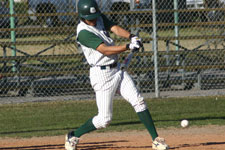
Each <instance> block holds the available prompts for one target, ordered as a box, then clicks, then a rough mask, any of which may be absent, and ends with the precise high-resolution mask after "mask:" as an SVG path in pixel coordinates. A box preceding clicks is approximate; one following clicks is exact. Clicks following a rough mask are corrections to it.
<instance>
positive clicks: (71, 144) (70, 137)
mask: <svg viewBox="0 0 225 150" xmlns="http://www.w3.org/2000/svg"><path fill="white" fill-rule="evenodd" d="M78 143H79V138H78V137H75V136H74V134H73V133H72V132H69V133H68V134H66V137H65V149H66V150H76V149H77V144H78Z"/></svg>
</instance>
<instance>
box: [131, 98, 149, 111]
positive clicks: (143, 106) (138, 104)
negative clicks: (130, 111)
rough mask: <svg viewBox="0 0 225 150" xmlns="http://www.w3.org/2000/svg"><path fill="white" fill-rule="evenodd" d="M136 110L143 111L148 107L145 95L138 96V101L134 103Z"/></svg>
mask: <svg viewBox="0 0 225 150" xmlns="http://www.w3.org/2000/svg"><path fill="white" fill-rule="evenodd" d="M133 107H134V110H135V112H142V111H144V110H146V109H147V105H146V103H145V101H144V98H143V97H138V100H137V102H136V103H135V104H134V105H133Z"/></svg>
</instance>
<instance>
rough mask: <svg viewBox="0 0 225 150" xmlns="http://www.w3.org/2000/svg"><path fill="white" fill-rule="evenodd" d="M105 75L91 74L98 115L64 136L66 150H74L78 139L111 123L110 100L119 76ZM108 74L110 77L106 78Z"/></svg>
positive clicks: (111, 105) (111, 108)
mask: <svg viewBox="0 0 225 150" xmlns="http://www.w3.org/2000/svg"><path fill="white" fill-rule="evenodd" d="M105 73H106V74H99V75H95V74H93V76H94V77H93V76H91V77H93V78H91V83H92V87H93V89H94V90H95V94H96V103H97V107H98V114H97V115H96V116H94V117H93V118H90V119H89V120H88V121H87V122H86V123H84V124H83V125H82V126H81V127H79V128H78V129H77V130H75V131H72V132H69V133H68V134H67V135H66V143H65V148H66V150H75V149H76V145H77V144H78V141H79V140H78V139H79V137H81V136H82V135H84V134H86V133H89V132H91V131H94V130H96V129H101V128H105V127H107V125H109V123H110V122H111V120H112V111H113V104H112V99H113V97H114V95H115V92H116V89H117V87H118V84H119V81H120V76H119V75H118V74H114V75H113V73H111V72H110V71H109V72H108V73H107V72H105ZM108 74H110V75H111V76H108ZM105 76H108V77H110V78H105V80H104V77H105ZM99 81H101V82H99Z"/></svg>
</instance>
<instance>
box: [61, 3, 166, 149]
mask: <svg viewBox="0 0 225 150" xmlns="http://www.w3.org/2000/svg"><path fill="white" fill-rule="evenodd" d="M78 15H79V17H80V23H79V24H78V26H77V41H78V43H79V44H80V46H81V48H82V51H83V53H84V55H85V58H86V60H87V62H88V64H89V65H90V82H91V86H92V88H93V89H94V91H95V94H96V104H97V108H98V114H97V115H96V116H94V117H92V118H90V119H89V120H87V122H86V123H84V124H83V125H82V126H81V127H79V128H78V129H77V130H75V131H71V132H69V133H68V134H67V135H66V137H65V149H66V150H76V147H77V144H78V142H79V138H80V137H81V136H82V135H84V134H86V133H88V132H91V131H94V130H97V129H101V128H106V127H107V126H108V125H109V124H110V122H111V120H112V113H113V108H112V107H113V97H114V95H115V93H116V92H118V93H120V94H121V96H122V97H123V98H124V99H125V100H126V101H127V102H128V103H130V104H131V106H132V107H133V108H134V110H135V112H136V113H137V115H138V117H139V118H140V120H141V122H142V123H143V124H144V125H145V127H146V128H147V130H148V132H149V133H150V135H151V136H152V140H153V144H152V148H153V149H155V150H166V149H168V146H167V144H165V140H164V139H163V138H160V137H158V134H157V131H156V129H155V126H154V123H153V120H152V117H151V114H150V112H149V110H148V108H147V105H146V103H145V101H144V99H143V97H142V96H141V95H140V93H139V92H138V90H137V88H136V87H135V84H134V82H133V81H132V79H131V77H130V76H129V74H128V73H127V72H126V71H122V70H121V69H120V68H119V67H118V54H119V53H122V52H125V51H129V50H135V49H139V48H140V47H141V45H142V43H141V39H140V38H139V37H137V36H135V35H133V34H130V33H129V32H128V31H126V30H125V29H123V28H121V27H119V26H118V25H116V24H115V23H113V22H111V21H110V20H109V19H108V18H107V17H106V16H105V15H104V14H102V13H101V12H100V10H99V8H98V5H97V3H96V1H95V0H79V2H78ZM109 32H113V33H114V34H116V35H118V36H120V37H123V38H127V39H130V43H129V44H124V45H118V46H117V45H115V44H114V42H113V39H112V38H111V37H110V35H109Z"/></svg>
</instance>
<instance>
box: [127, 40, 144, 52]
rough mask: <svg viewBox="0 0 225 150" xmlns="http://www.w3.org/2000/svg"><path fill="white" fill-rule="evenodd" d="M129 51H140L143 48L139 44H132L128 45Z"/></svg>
mask: <svg viewBox="0 0 225 150" xmlns="http://www.w3.org/2000/svg"><path fill="white" fill-rule="evenodd" d="M126 47H127V49H130V50H131V51H134V52H135V51H138V50H139V48H140V47H141V46H140V44H139V43H138V42H134V43H130V44H127V45H126Z"/></svg>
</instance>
